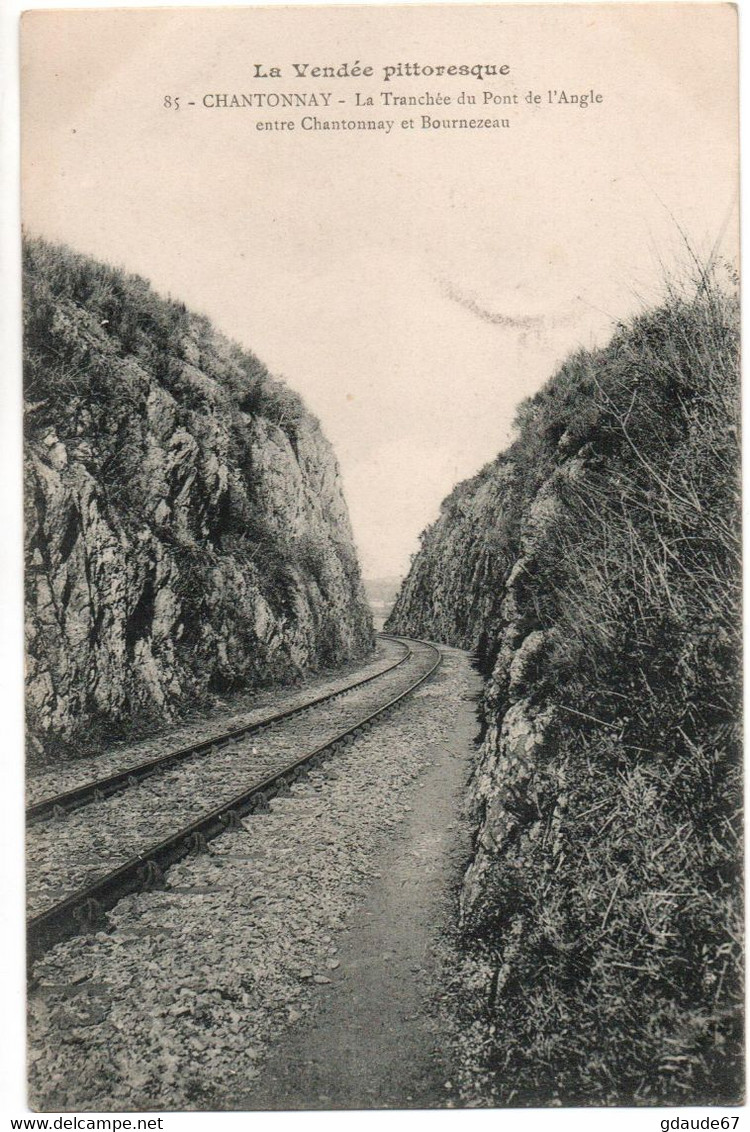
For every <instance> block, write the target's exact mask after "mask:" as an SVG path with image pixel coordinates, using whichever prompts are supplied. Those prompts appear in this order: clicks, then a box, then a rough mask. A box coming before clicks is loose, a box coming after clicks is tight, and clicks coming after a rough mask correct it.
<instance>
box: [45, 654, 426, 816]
mask: <svg viewBox="0 0 750 1132" xmlns="http://www.w3.org/2000/svg"><path fill="white" fill-rule="evenodd" d="M379 635H380V636H382V637H387V639H388V640H394V641H396V642H397V643H398V644H400V645H401V646H402V647H403V648H404V655H403V656H402V657H400V658H399V660H396V661H394V662H393V664H389V665H388V666H387V667H386V668H381V669H380V670H379V671H378V672H375V673H373V674H371V675H370V676H366V677H364V679H362V680H355V681H354V682H353V683H351V684H347V685H346V687H345V688H337V689H336V690H335V691H333V692H327V693H326V695H324V696H318V697H317V699H314V700H307V701H306V702H305V703H303V704H298V705H297V707H293V708H287V710H286V711H280V712H277V713H276V714H275V715H269V716H266V717H264V718H263V719H258V720H256V721H255V723H250V724H245V725H244V726H242V727H235V728H233V729H231V730H229V731H222V732H220V733H219V734H217V735H212V736H211V738H210V739H204V740H202V741H201V742H200V743H191V744H189V745H188V746H186V747H180V748H179V749H178V750H176V751H170V752H169V753H168V754H166V755H159V756H158V757H157V758H154V759H147V760H146V761H145V762H142V763H137V764H135V765H134V766H129V767H125V768H124V769H123V770H119V771H117V772H116V773H115V774H111V775H109V776H108V777H107V778H100V779H96V780H93V779H92V781H90V782H85V783H83V784H82V785H81V786H76V787H75V788H74V789H73V790H65V791H63V793H61V794H55V795H54V796H53V797H50V798H44V799H42V801H41V802H36V803H34V805H32V806H28V807H27V809H26V824H27V825H31V824H33V823H35V822H38V821H44V820H46V819H47V818H52V817H62V816H63V815H64V814H66V813H69V812H70V811H71V810H75V809H79V808H80V807H81V806H87V805H89V804H90V803H91V802H101V801H102V800H103V799H104V798H109V797H110V796H111V795H112V794H116V793H118V791H120V790H126V789H127V788H128V787H129V786H135V785H136V784H137V783H138V782H142V781H143V779H144V778H148V777H150V775H152V774H156V773H157V772H158V771H161V770H167V769H169V768H170V767H173V766H175V765H176V764H177V763H180V762H183V761H184V760H185V759H189V758H192V757H193V756H194V755H205V754H208V753H209V752H211V751H213V750H214V749H215V748H219V747H223V746H225V745H226V744H227V743H231V742H234V741H235V740H237V739H243V738H245V737H246V736H248V735H254V734H257V733H258V732H259V731H263V730H265V728H266V727H271V726H272V725H273V724H274V723H281V722H282V721H283V720H285V719H290V718H291V717H292V716H294V715H301V714H302V713H303V712H305V711H308V710H309V709H310V708H314V707H319V706H320V704H324V703H329V702H330V701H331V700H335V699H338V697H339V696H345V695H346V694H347V692H351V691H353V690H354V689H355V688H361V687H363V686H364V685H365V684H369V683H371V682H372V681H373V680H378V679H380V677H381V676H385V675H386V673H388V672H393V670H394V668H398V667H399V666H400V665H402V664H405V663H406V661H408V660H409V658H410V656H411V649H410V648H409V646H408V645H407V644H406V643H405V642H404V641H402V640H400V639H399V638H397V637H390V636H388V634H385V633H381V634H379Z"/></svg>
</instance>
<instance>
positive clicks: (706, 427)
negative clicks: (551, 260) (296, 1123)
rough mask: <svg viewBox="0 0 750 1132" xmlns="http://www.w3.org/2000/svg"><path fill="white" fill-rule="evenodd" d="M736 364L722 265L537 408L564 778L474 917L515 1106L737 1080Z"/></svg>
mask: <svg viewBox="0 0 750 1132" xmlns="http://www.w3.org/2000/svg"><path fill="white" fill-rule="evenodd" d="M737 360H738V311H737V301H736V297H735V296H733V295H731V294H729V293H728V292H726V291H724V290H722V289H721V288H719V287H718V286H717V285H716V284H715V282H713V281H710V280H708V279H706V278H705V277H704V278H702V279H701V281H700V284H699V286H698V287H697V288H695V289H694V291H693V293H692V294H691V295H682V296H677V295H671V296H670V298H669V300H668V301H667V302H666V303H665V305H664V306H663V307H662V308H661V309H658V310H655V311H652V312H650V313H648V314H645V315H643V316H642V317H640V318H638V319H636V320H635V322H634V323H633V324H632V325H631V326H629V327H627V328H623V329H621V330H620V331H619V332H618V334H617V335H616V336H615V338H614V339H613V340H612V342H611V343H610V344H609V345H608V346H607V347H606V348H605V349H604V350H601V351H599V352H597V353H593V354H586V353H582V354H579V355H577V356H575V357H573V358H572V359H570V361H569V362H568V363H566V365H565V366H564V367H563V369H562V371H561V372H560V374H558V375H557V376H556V378H554V379H553V380H552V381H551V382H550V383H549V385H548V386H547V387H546V388H545V389H544V390H543V391H542V392H541V393H540V394H539V395H538V396H537V397H536V398H534V399H533V400H532V401H531V402H529V403H527V404H526V405H525V407H524V408H523V410H522V412H521V414H520V418H519V423H520V435H519V438H518V440H517V441H516V443H515V444H514V446H513V448H512V450H511V453H510V455H511V457H512V459H513V460H514V461H515V462H516V465H517V467H518V468H519V469H521V470H522V473H523V474H522V475H521V476H520V477H519V478H518V480H517V481H516V482H517V483H518V485H519V486H518V488H517V494H516V497H515V498H514V499H512V500H510V501H509V511H511V512H513V510H515V511H517V512H520V514H521V516H522V517H523V515H524V514H526V513H527V512H528V506H529V503H530V501H531V500H532V499H533V498H534V496H535V493H536V492H537V491H538V489H539V487H540V485H541V483H542V482H546V484H547V488H546V490H549V489H550V486H551V488H552V490H553V491H554V493H555V497H556V499H557V500H558V502H559V504H560V506H559V508H558V509H557V511H556V517H555V518H554V519H553V520H551V521H550V522H549V523H548V525H547V527H546V528H545V531H544V537H543V539H542V541H541V544H540V545H539V546H538V548H537V550H536V553H535V556H534V562H533V569H531V570H530V572H529V583H528V585H527V587H526V589H525V591H524V592H523V593H522V595H521V601H522V608H521V610H520V615H521V616H525V617H526V618H527V621H528V625H529V626H530V627H531V628H540V629H543V630H546V631H547V633H548V634H549V653H548V658H547V661H546V664H545V666H544V671H543V672H541V673H537V674H535V675H534V676H533V677H530V681H529V687H528V688H527V692H528V694H530V695H534V696H536V697H537V698H540V697H541V699H542V700H543V701H544V702H547V703H551V704H555V705H556V706H557V708H558V711H559V720H560V722H559V726H558V730H557V734H556V742H555V747H554V752H553V754H552V756H551V762H550V765H549V766H548V767H545V768H536V772H537V776H538V777H540V776H541V778H543V779H544V780H548V781H553V782H554V781H557V782H561V783H564V789H561V788H559V787H558V788H557V797H556V799H553V803H552V804H551V805H549V806H548V807H547V811H546V814H545V828H544V831H543V833H542V835H541V836H539V835H538V831H537V832H535V833H534V834H533V836H532V833H531V826H532V821H531V819H529V821H528V822H527V823H526V827H525V830H522V832H521V833H520V835H519V840H518V841H517V843H516V845H515V847H514V850H513V853H514V856H515V859H514V860H513V862H512V865H513V869H512V886H511V888H512V907H511V905H510V904H509V899H510V897H509V892H510V891H511V890H509V888H508V883H506V881H507V878H508V876H509V875H510V873H509V864H510V862H509V861H508V859H507V854H506V856H505V858H503V857H501V858H499V859H498V861H497V862H496V866H495V868H494V870H493V871H494V874H495V876H494V879H490V881H489V882H488V885H487V904H488V905H489V907H490V909H491V906H492V903H493V900H494V901H495V903H496V908H495V915H494V918H491V917H489V913H487V914H486V917H485V922H484V924H483V925H482V924H479V925H476V924H475V925H474V929H475V931H477V932H478V935H479V936H480V943H479V946H480V948H484V949H489V950H491V951H492V953H493V955H495V956H496V960H495V962H496V966H497V968H498V969H501V970H503V972H504V975H503V980H504V981H503V985H502V987H500V988H499V989H498V990H497V991H496V992H493V995H492V1005H491V1014H492V1018H491V1023H492V1027H493V1033H494V1035H495V1037H494V1039H493V1042H492V1054H491V1056H490V1061H491V1063H492V1065H493V1066H494V1069H495V1084H496V1089H497V1099H498V1101H499V1102H500V1103H539V1102H540V1101H541V1102H547V1103H549V1102H555V1101H558V1102H559V1101H565V1102H568V1103H575V1102H578V1103H581V1102H584V1103H585V1102H589V1103H609V1104H617V1103H619V1104H622V1103H636V1104H649V1103H651V1104H655V1103H660V1104H664V1103H670V1104H679V1103H693V1104H695V1103H702V1102H710V1103H732V1102H737V1101H738V1100H739V1099H740V1097H741V1093H742V1027H741V1003H742V944H741V929H742V904H741V890H740V878H739V861H740V838H741V827H740V813H739V811H740V803H741V761H740V758H741V756H740V730H739V726H740V725H739V719H740V668H739V664H740V638H739V601H740V591H739V579H740V533H739V437H738V426H739V422H738V408H739V396H738V372H737ZM571 456H575V457H576V458H577V465H578V467H577V470H576V474H575V475H569V474H568V475H566V474H565V471H566V469H568V470H569V467H570V459H571ZM488 702H489V703H490V704H491V703H492V701H488ZM504 707H505V704H504V703H502V702H501V703H500V705H499V712H500V714H502V711H503V709H504ZM493 884H494V885H495V892H494V894H493V889H492V885H493ZM519 940H520V941H521V942H520V944H519Z"/></svg>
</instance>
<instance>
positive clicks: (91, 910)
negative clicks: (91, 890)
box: [73, 897, 107, 933]
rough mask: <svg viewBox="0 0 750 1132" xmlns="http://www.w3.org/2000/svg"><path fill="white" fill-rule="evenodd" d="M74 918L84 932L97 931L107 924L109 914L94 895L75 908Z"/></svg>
mask: <svg viewBox="0 0 750 1132" xmlns="http://www.w3.org/2000/svg"><path fill="white" fill-rule="evenodd" d="M73 919H74V920H75V922H76V924H77V926H78V929H79V931H81V932H84V933H86V932H93V931H97V930H99V929H100V928H103V927H106V926H107V916H106V914H105V911H104V908H103V907H102V905H101V904H100V902H99V901H98V900H95V899H94V898H93V897H89V899H88V900H84V902H83V904H80V905H79V906H78V907H77V908H75V909H74V910H73Z"/></svg>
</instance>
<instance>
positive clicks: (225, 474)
mask: <svg viewBox="0 0 750 1132" xmlns="http://www.w3.org/2000/svg"><path fill="white" fill-rule="evenodd" d="M25 256H26V265H25V266H26V275H25V308H26V309H25V316H26V325H25V354H26V357H25V362H26V368H25V373H26V381H25V386H26V389H25V392H26V400H27V405H26V409H27V413H26V420H27V440H26V492H25V503H26V542H27V573H26V584H27V664H28V720H29V728H30V732H31V735H32V736H33V737H35V740H36V743H37V744H39V743H41V744H42V746H44V747H45V748H47V749H48V750H53V749H62V747H61V745H62V746H64V745H65V743H69V742H71V741H75V742H78V743H80V742H81V741H83V739H84V737H85V736H86V735H87V734H88V735H91V734H96V733H97V732H98V731H101V732H104V733H114V732H116V731H117V730H118V729H119V728H121V727H122V726H123V725H125V724H127V722H128V721H129V720H131V719H133V718H134V717H139V718H141V719H143V718H144V717H148V716H149V715H151V716H153V717H154V718H159V719H170V718H172V717H173V716H175V715H176V714H178V713H179V712H180V710H181V709H182V708H184V707H185V706H186V705H189V704H194V703H195V702H196V701H200V700H202V699H205V698H206V697H207V696H208V695H210V694H211V693H213V692H226V691H228V690H231V689H237V688H246V687H253V686H258V685H261V684H267V683H272V682H278V681H281V682H284V681H291V680H293V679H295V678H296V677H298V676H299V674H301V673H302V672H304V671H305V670H310V669H312V670H314V669H316V668H318V667H321V666H329V665H334V664H337V663H343V662H345V661H349V660H352V659H353V658H356V657H358V656H361V655H363V654H365V653H366V652H367V651H368V650H369V649H370V648H371V647H372V622H371V618H370V614H369V610H368V608H367V605H366V602H365V599H364V595H363V592H362V588H361V583H360V576H359V567H358V563H357V558H356V552H355V549H354V545H353V541H352V534H351V529H350V524H349V518H348V513H347V508H346V504H345V501H344V498H343V494H342V489H341V481H340V476H339V470H338V466H337V464H336V460H335V457H334V454H333V451H332V449H331V447H330V445H329V444H328V442H327V441H326V439H325V437H324V436H323V434H322V432H321V430H320V427H319V425H318V423H317V421H316V420H315V419H314V418H313V417H312V416H311V415H310V414H309V413H308V412H307V411H306V410H305V408H304V406H303V404H302V402H301V401H300V399H299V398H298V397H297V396H296V395H295V394H293V393H292V392H291V390H289V389H288V388H287V387H286V386H285V385H283V384H282V383H280V382H278V381H274V379H273V378H271V376H270V375H269V374H268V373H267V371H266V370H265V368H264V367H263V366H262V365H261V363H260V362H258V360H257V359H256V358H254V357H253V356H252V355H251V354H248V353H247V352H245V351H242V350H240V349H239V348H238V347H237V346H235V345H233V344H232V343H230V342H228V341H227V340H225V339H224V338H222V337H221V336H220V335H219V334H218V333H217V332H216V331H214V330H213V329H212V327H211V326H210V324H209V323H208V321H207V320H206V319H205V318H202V317H200V316H197V315H193V314H190V313H189V312H188V311H187V310H186V309H185V308H184V307H183V306H182V305H180V304H177V303H174V302H171V301H165V300H162V299H159V298H158V297H157V296H156V295H155V294H154V293H153V292H152V291H151V290H150V288H149V287H148V285H147V284H146V283H145V282H144V281H143V280H140V279H138V278H137V277H132V276H125V275H123V274H122V273H120V272H117V271H114V270H112V269H110V268H107V267H104V266H103V265H100V264H97V263H94V262H92V261H90V260H87V259H85V258H84V257H82V256H78V255H74V254H73V253H71V252H69V251H67V250H66V249H62V248H56V247H52V246H50V245H47V244H45V243H43V242H41V241H34V242H31V243H29V244H28V245H27V246H26V249H25Z"/></svg>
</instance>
